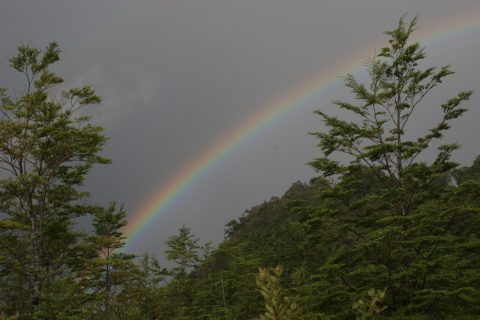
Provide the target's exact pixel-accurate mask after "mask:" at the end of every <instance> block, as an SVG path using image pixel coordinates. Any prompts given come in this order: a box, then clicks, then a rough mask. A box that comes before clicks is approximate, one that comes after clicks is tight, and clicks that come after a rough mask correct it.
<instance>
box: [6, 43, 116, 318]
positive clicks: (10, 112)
mask: <svg viewBox="0 0 480 320" xmlns="http://www.w3.org/2000/svg"><path fill="white" fill-rule="evenodd" d="M59 59H60V49H59V48H58V46H57V44H56V43H50V44H49V45H48V46H47V47H46V49H45V50H44V51H43V52H42V51H41V50H38V49H36V48H32V47H30V46H27V45H21V46H19V47H18V53H17V55H16V56H14V57H13V58H11V59H10V64H11V66H12V68H14V69H15V70H16V71H18V72H19V73H21V74H22V75H23V76H24V78H25V80H26V84H25V92H24V94H23V95H22V96H20V97H19V98H11V97H10V96H8V94H7V91H6V90H5V89H0V171H1V176H0V177H1V180H0V217H1V218H2V220H0V312H4V313H6V314H7V315H8V314H10V315H12V314H19V315H21V316H22V317H24V318H28V317H30V316H32V315H33V314H34V313H35V312H36V310H40V309H42V308H43V309H48V306H46V305H45V304H48V303H50V302H51V301H55V300H56V299H53V298H52V295H53V297H54V296H55V295H57V294H58V295H63V294H67V293H68V292H70V291H72V292H75V294H78V293H80V292H82V290H81V288H80V285H79V284H78V282H77V281H76V280H75V279H76V278H77V276H76V275H78V273H79V271H80V270H81V269H82V264H83V261H84V258H85V256H84V254H86V251H85V250H83V248H84V247H85V246H84V244H85V237H84V236H83V235H82V233H80V232H78V231H76V230H75V228H74V227H73V226H74V222H75V219H76V218H78V217H80V216H84V215H88V214H91V213H92V212H93V211H95V210H96V208H95V207H94V206H90V205H86V204H84V201H81V200H84V199H86V198H87V197H88V193H87V192H85V191H82V190H81V189H80V187H81V185H82V183H83V181H84V179H85V176H86V174H87V173H88V171H89V169H90V168H91V167H92V166H93V165H94V164H105V163H108V162H109V160H108V159H106V158H104V157H101V156H99V155H98V153H99V152H100V150H101V148H102V146H103V145H104V143H105V141H106V138H105V136H104V135H103V134H102V129H101V128H100V127H97V126H93V125H91V124H90V122H89V120H90V118H89V117H88V116H84V115H83V112H82V114H79V113H80V110H82V109H84V108H86V107H88V106H90V105H95V104H98V103H99V102H100V97H98V96H97V95H96V94H95V92H94V90H93V89H92V88H90V87H89V86H85V87H81V88H71V89H67V90H63V91H61V92H59V91H58V89H57V88H56V87H57V86H58V85H59V84H61V83H62V82H63V79H62V78H61V77H59V76H58V75H56V74H55V73H53V72H51V70H50V67H51V65H52V64H54V63H56V62H57V61H59ZM87 251H88V250H87ZM66 279H70V280H68V281H67V280H66ZM59 282H63V283H67V282H68V284H69V286H73V287H76V286H78V287H76V289H75V290H66V288H63V289H64V290H63V291H62V292H60V291H61V290H59V286H58V284H59ZM61 300H62V301H63V299H58V301H61ZM49 301H50V302H49ZM75 301H76V302H78V301H79V300H75ZM76 302H75V303H76ZM77 306H78V305H77ZM77 306H76V307H77ZM61 307H63V308H65V310H68V308H69V307H71V306H70V305H68V304H65V303H64V304H63V306H61ZM73 309H75V308H73ZM52 319H53V318H52Z"/></svg>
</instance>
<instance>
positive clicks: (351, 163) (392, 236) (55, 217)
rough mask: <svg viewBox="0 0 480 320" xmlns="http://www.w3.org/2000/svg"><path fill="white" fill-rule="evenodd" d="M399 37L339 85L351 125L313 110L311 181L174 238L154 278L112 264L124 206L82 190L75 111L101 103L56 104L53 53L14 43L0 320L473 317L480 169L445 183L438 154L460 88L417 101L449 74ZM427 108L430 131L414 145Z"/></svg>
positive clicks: (451, 174) (143, 267)
mask: <svg viewBox="0 0 480 320" xmlns="http://www.w3.org/2000/svg"><path fill="white" fill-rule="evenodd" d="M415 29H416V18H414V19H412V20H407V19H404V18H403V19H401V20H400V22H399V24H398V26H397V27H396V29H394V30H392V31H388V32H386V35H387V37H388V42H387V45H386V46H385V47H383V48H381V49H380V50H379V51H378V52H379V53H378V54H376V55H375V56H374V57H373V58H371V59H369V60H368V61H367V64H366V69H367V72H368V75H369V79H368V81H367V82H366V83H361V82H359V81H357V79H355V78H354V77H353V76H352V75H346V76H345V78H344V84H345V86H346V87H347V88H348V89H350V91H351V97H347V98H346V99H343V100H337V101H334V102H333V106H334V107H336V108H338V109H340V110H343V111H344V112H345V114H349V115H350V116H348V117H339V116H338V117H337V116H332V115H331V114H330V113H329V112H327V111H326V110H325V108H322V109H321V110H318V111H317V112H316V113H317V114H318V116H319V119H320V120H321V121H322V123H323V125H322V126H321V129H319V131H318V132H312V133H311V134H312V135H313V136H315V137H317V138H318V146H319V149H320V152H321V154H320V156H319V157H318V158H316V159H313V160H312V161H311V163H310V165H311V166H312V168H313V169H315V170H316V172H317V173H318V176H317V177H316V178H313V179H312V180H311V181H309V182H308V183H303V182H296V183H294V184H293V185H292V186H291V187H290V189H289V190H288V191H287V192H286V193H285V194H284V195H283V196H282V197H280V198H271V199H270V200H269V201H266V202H264V203H263V204H261V205H258V206H256V207H253V208H251V209H250V210H247V211H246V212H245V214H244V215H243V216H241V217H240V218H238V219H237V220H232V221H231V222H229V223H228V224H227V225H226V227H225V240H224V241H222V242H221V243H220V244H218V246H217V247H216V248H213V247H212V245H211V244H209V243H206V244H204V243H202V242H201V240H200V239H198V238H197V237H196V236H195V235H194V234H192V232H191V230H190V228H188V227H187V226H183V227H182V228H180V230H179V231H178V234H176V235H175V236H172V237H171V238H169V240H168V241H167V250H166V252H165V256H166V259H167V260H169V261H170V262H171V264H172V266H171V267H168V268H167V267H166V266H163V265H162V264H161V263H160V262H159V260H158V259H157V258H156V257H155V256H152V255H149V254H142V253H139V254H137V255H136V256H134V255H126V254H123V253H121V248H122V247H123V246H124V240H125V239H124V236H123V234H122V228H123V227H124V226H125V225H126V223H127V221H126V212H125V211H124V209H123V207H122V206H119V205H116V204H115V203H112V204H110V205H109V206H107V207H102V206H99V205H94V204H88V203H89V202H88V193H87V192H85V191H84V190H83V189H82V188H81V187H82V182H83V181H84V179H85V177H86V175H87V174H88V172H89V170H90V169H91V168H92V166H94V165H97V164H107V163H109V160H108V159H106V158H104V157H102V156H100V152H101V149H102V147H103V146H104V144H105V142H106V137H105V136H104V135H103V133H102V128H100V127H97V126H94V125H92V123H91V122H90V118H89V117H88V116H85V114H87V113H86V110H84V109H88V108H90V107H92V106H93V105H96V104H98V103H99V102H100V98H99V97H98V96H97V95H96V94H95V92H94V90H93V89H92V88H90V87H88V86H86V87H80V88H72V89H66V90H63V91H60V90H58V89H56V88H57V86H58V85H60V84H61V83H62V82H63V79H62V78H60V77H59V76H58V75H56V74H54V73H53V72H52V71H51V68H50V67H51V65H53V64H54V63H56V62H58V61H59V59H60V50H59V48H58V46H57V45H56V44H55V43H51V44H50V45H48V46H47V47H46V48H45V49H44V50H43V51H42V50H38V49H35V48H32V47H30V46H26V45H21V46H20V47H19V48H18V53H17V55H16V56H15V57H13V58H11V59H10V63H11V66H12V67H13V68H14V69H15V70H17V71H18V72H20V73H21V74H23V75H24V78H25V91H24V94H23V95H22V96H21V97H19V98H12V97H11V96H9V95H8V92H7V91H6V90H5V89H1V90H0V100H1V105H0V132H1V135H0V169H1V170H2V173H1V175H0V177H1V179H0V319H232V320H233V319H272V320H273V319H282V320H292V319H305V320H306V319H381V318H385V319H432V320H433V319H476V318H477V317H478V315H479V314H480V305H479V303H478V302H479V301H480V269H479V265H480V256H479V252H480V239H479V232H480V157H477V159H476V160H475V161H474V163H473V164H472V166H470V167H461V168H460V167H459V166H458V164H456V163H455V162H453V161H452V155H453V154H454V152H461V148H460V144H458V143H448V142H447V143H446V142H444V141H446V140H448V130H449V129H450V128H451V127H452V126H454V125H455V119H457V118H459V117H461V116H462V115H463V114H464V113H465V112H466V111H467V109H466V108H465V107H464V105H465V103H466V102H467V101H468V100H469V98H470V97H471V95H472V91H462V92H460V93H458V94H457V95H456V96H453V97H451V98H450V99H448V100H447V101H445V102H444V103H442V104H440V105H438V106H431V105H428V104H427V103H425V98H426V97H428V96H429V95H433V94H435V92H436V91H435V90H437V89H438V88H437V87H441V86H443V85H444V82H446V80H447V79H448V76H450V75H451V74H453V71H452V70H450V68H449V67H448V66H444V67H424V66H425V65H427V64H428V61H424V60H425V59H426V53H425V51H424V49H423V48H422V47H421V45H420V44H419V43H415V42H411V40H410V38H411V35H412V33H413V32H414V31H415ZM350 101H352V102H350ZM427 107H428V108H429V109H431V110H432V112H436V113H437V114H439V115H440V121H439V122H438V124H437V125H435V126H433V127H431V128H425V130H424V132H425V134H423V135H418V136H413V135H412V134H411V132H408V131H407V128H408V124H409V123H411V122H414V121H415V120H416V118H415V113H416V111H417V109H419V108H427ZM346 119H349V120H346ZM444 139H445V140H444ZM432 148H437V151H436V153H435V155H436V156H435V157H434V159H433V160H432V161H430V162H427V161H424V160H421V159H423V158H422V155H423V154H424V153H425V152H427V151H429V152H431V150H432ZM459 149H460V150H459ZM79 217H89V221H91V231H90V232H81V231H79V230H78V228H76V227H75V223H76V221H77V219H78V218H79Z"/></svg>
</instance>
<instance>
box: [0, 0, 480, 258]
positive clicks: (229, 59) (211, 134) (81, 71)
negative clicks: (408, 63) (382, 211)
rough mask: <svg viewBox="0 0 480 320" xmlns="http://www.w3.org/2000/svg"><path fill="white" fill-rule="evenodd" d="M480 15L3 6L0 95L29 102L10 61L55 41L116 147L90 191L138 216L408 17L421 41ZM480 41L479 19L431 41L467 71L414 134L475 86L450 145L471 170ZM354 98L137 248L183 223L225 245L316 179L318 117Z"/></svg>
mask: <svg viewBox="0 0 480 320" xmlns="http://www.w3.org/2000/svg"><path fill="white" fill-rule="evenodd" d="M475 12H477V13H478V14H477V15H476V16H477V17H478V19H477V20H479V21H480V4H479V3H478V0H456V1H451V0H423V1H421V0H402V1H398V0H329V1H327V0H323V1H322V0H135V1H126V0H82V1H78V0H77V1H73V0H42V1H39V0H30V1H27V0H1V1H0V30H2V31H1V33H0V42H1V44H2V45H1V47H0V86H3V87H7V88H9V89H10V90H11V92H12V93H13V94H17V95H18V94H20V93H21V88H22V82H21V79H20V78H18V77H17V76H15V75H14V74H13V73H12V72H11V71H10V70H9V68H8V61H7V57H10V56H12V55H13V54H14V53H15V48H16V47H17V45H18V44H19V43H20V42H24V43H29V44H31V45H32V46H36V47H45V46H46V45H47V44H48V42H50V41H53V40H54V41H57V42H58V43H59V45H60V47H61V48H62V50H63V58H62V62H61V63H60V64H59V65H58V66H57V67H55V71H57V72H58V73H59V74H61V75H62V76H63V77H64V78H65V80H66V83H67V84H71V85H85V84H90V85H92V86H93V87H94V88H95V89H96V91H97V93H98V94H99V95H101V96H102V98H103V102H102V104H101V106H100V107H99V108H97V109H95V110H93V111H92V113H91V114H92V115H93V117H94V121H95V123H97V124H99V125H101V126H103V127H104V128H105V131H106V134H107V135H108V136H109V137H110V141H109V142H108V145H107V146H106V147H105V149H104V152H103V154H104V155H106V156H109V157H111V158H112V160H113V164H112V165H109V166H101V167H96V168H95V169H94V170H93V171H92V172H91V174H90V175H89V178H88V181H87V184H86V188H87V189H88V190H89V191H90V192H91V194H92V201H95V202H99V203H108V202H109V201H117V202H119V203H124V205H125V208H126V209H127V210H128V212H129V214H130V215H135V214H136V213H137V212H138V210H139V208H140V207H141V206H142V204H144V203H145V202H146V201H148V199H150V198H151V197H152V196H154V195H155V194H154V193H155V191H157V190H159V189H160V188H161V187H162V185H164V184H165V183H166V182H167V181H168V179H169V178H171V177H172V176H175V175H177V174H179V172H180V171H181V169H182V167H183V166H184V165H187V164H188V163H190V161H192V160H194V159H195V158H196V157H197V156H198V155H199V154H201V153H202V151H204V150H206V149H207V148H209V147H210V146H211V145H212V144H214V143H215V142H216V141H218V139H219V137H222V136H224V135H226V134H227V133H228V132H229V131H230V130H232V129H233V128H235V127H237V126H239V125H240V124H241V123H243V122H245V121H246V120H247V119H249V118H250V117H252V116H253V115H255V114H257V113H258V112H259V111H261V110H262V108H265V107H266V106H267V105H271V103H272V101H278V100H281V98H282V97H283V96H285V95H287V94H289V92H292V90H294V88H298V87H299V86H301V85H302V84H304V83H306V82H308V79H316V78H318V77H319V76H321V74H322V72H323V71H325V72H326V71H327V70H330V69H331V68H332V66H339V65H341V63H342V61H347V60H348V59H349V57H352V56H355V54H356V53H365V52H367V53H369V54H373V53H374V52H375V49H378V46H379V44H382V41H383V42H385V39H386V37H385V36H384V35H383V32H384V31H386V30H390V29H393V28H395V27H396V24H397V22H398V19H399V18H400V17H401V16H402V15H403V14H405V13H410V14H411V15H415V14H418V15H419V17H420V20H419V32H421V30H422V28H429V26H432V25H443V26H444V27H447V26H448V24H449V23H451V22H452V21H457V22H459V21H461V20H462V17H467V16H472V14H473V15H475ZM457 25H458V23H457ZM452 26H454V25H452ZM479 37H480V22H479V23H478V26H477V27H475V28H470V29H468V30H467V31H464V32H461V33H453V34H450V35H449V36H445V37H440V38H438V39H436V40H434V41H427V42H426V43H424V45H426V51H427V55H428V60H427V62H426V63H427V64H428V65H444V64H450V65H451V66H452V69H453V70H454V71H456V72H457V74H456V75H454V76H452V77H451V78H450V79H449V80H447V81H446V82H445V84H444V86H443V87H442V89H441V90H437V91H435V93H434V95H435V98H434V99H431V100H429V103H431V106H426V109H424V111H421V112H420V113H419V117H418V119H419V121H417V124H416V125H414V126H413V127H412V130H418V132H420V131H419V130H421V129H422V128H425V127H426V125H427V124H428V123H429V120H432V119H435V116H434V115H437V116H438V113H437V112H436V111H437V110H438V109H435V107H436V105H435V104H436V103H437V100H438V102H439V101H441V100H440V99H446V98H448V97H450V96H453V95H455V94H456V92H457V91H460V90H467V89H476V90H477V94H475V95H474V97H473V99H472V100H471V101H470V103H469V104H468V106H469V107H471V111H470V112H469V113H468V115H467V116H466V117H464V118H463V119H462V120H460V121H457V123H456V125H455V126H454V127H453V130H452V133H451V135H450V136H448V137H447V140H446V141H457V140H458V141H459V142H460V143H461V144H462V145H463V146H464V148H463V149H462V150H461V151H460V153H459V155H458V156H457V158H456V160H458V161H459V162H461V163H462V164H470V163H471V161H472V160H473V158H474V157H475V156H476V155H478V154H480V145H479V143H478V136H479V134H480V129H479V126H478V120H480V110H479V108H478V105H479V101H480V100H479V98H478V93H479V92H480V63H479V59H480V58H479V57H480V41H479ZM366 58H368V57H367V56H365V57H358V63H359V64H360V63H361V62H362V60H363V59H366ZM339 72H343V71H342V70H340V69H339ZM341 75H342V74H338V76H341ZM342 98H345V99H348V94H346V92H345V90H343V88H342V86H341V85H340V81H338V85H336V86H334V87H333V88H331V89H330V90H327V91H325V92H322V94H321V95H319V96H318V97H317V98H316V99H315V100H314V101H311V102H309V103H308V104H306V105H303V106H302V107H300V108H296V109H295V110H293V111H292V112H290V113H288V114H287V115H286V116H284V117H282V118H279V119H277V121H275V122H274V123H273V124H271V125H270V126H268V127H265V128H263V130H261V131H260V132H259V133H258V134H256V135H255V136H253V137H252V138H251V139H249V140H248V141H247V142H246V143H244V144H241V145H240V146H238V147H237V148H235V149H233V150H232V151H231V152H230V153H229V154H228V155H227V156H226V157H225V158H224V159H223V160H222V161H221V162H219V163H218V164H217V165H215V166H214V167H213V168H212V169H211V170H209V171H208V173H207V174H205V175H203V176H201V177H200V178H199V179H198V180H197V181H195V183H194V185H193V186H192V187H191V188H190V189H188V190H187V191H186V192H184V193H183V194H182V196H181V197H180V198H179V199H178V200H177V201H176V202H175V203H174V205H173V206H172V207H170V208H169V210H167V211H166V212H164V213H163V214H162V216H161V217H159V218H158V219H156V221H155V223H154V224H152V225H151V226H149V228H147V229H146V233H145V234H144V235H143V236H142V238H141V239H142V241H139V242H138V243H135V244H133V246H132V250H134V251H136V252H143V251H146V250H148V251H151V252H154V253H157V254H160V253H161V251H163V244H164V242H165V241H166V239H167V238H168V237H169V236H171V235H173V234H174V233H175V232H176V231H177V230H178V228H180V227H181V226H182V225H183V224H185V225H188V226H190V227H191V228H192V230H193V232H194V233H195V234H196V235H197V236H198V237H200V238H201V239H202V241H214V242H216V241H219V240H221V239H222V237H223V227H224V225H225V224H226V223H227V222H228V221H230V220H231V219H234V218H238V217H239V216H240V215H242V213H243V212H244V211H245V210H246V209H248V208H250V207H252V206H254V205H257V204H260V203H262V202H263V201H264V200H268V199H269V198H270V197H271V196H281V195H282V194H283V193H284V192H285V191H286V190H287V189H288V187H289V186H290V185H291V183H293V182H295V181H297V180H302V181H308V180H309V179H310V178H312V177H313V176H314V175H315V173H314V172H313V171H312V170H311V169H310V168H309V167H308V166H307V165H306V162H308V161H310V160H311V159H313V158H314V157H315V156H317V155H318V150H317V148H316V141H315V139H313V138H312V137H310V136H308V135H307V132H308V131H319V130H322V124H321V122H320V118H319V117H316V116H313V115H312V112H313V110H315V109H318V108H322V109H325V110H327V108H329V107H331V103H330V101H331V100H333V99H342Z"/></svg>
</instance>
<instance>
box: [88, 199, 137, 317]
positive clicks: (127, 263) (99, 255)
mask: <svg viewBox="0 0 480 320" xmlns="http://www.w3.org/2000/svg"><path fill="white" fill-rule="evenodd" d="M125 217H126V212H125V211H124V210H123V207H121V208H119V209H117V208H116V205H115V204H113V203H112V204H110V206H109V207H108V208H107V209H104V208H98V210H96V211H95V212H94V216H93V227H94V229H95V234H94V235H93V236H92V237H91V239H90V241H91V243H92V246H91V249H92V250H93V257H92V258H91V259H90V260H88V263H87V268H86V269H87V270H86V272H85V273H84V275H85V276H86V277H87V279H89V280H90V281H88V282H87V284H86V285H87V286H88V288H89V290H90V291H91V293H90V294H91V295H92V296H94V297H95V299H94V301H95V302H96V303H95V304H96V308H94V313H95V314H97V316H98V317H99V319H107V320H109V319H114V313H115V312H114V311H113V310H114V309H115V308H114V307H115V298H116V297H117V296H118V295H119V294H120V293H121V291H122V289H123V288H124V287H125V286H126V285H127V283H128V282H129V281H132V280H133V279H135V277H136V269H135V268H134V265H133V261H132V260H133V257H134V256H133V255H127V254H124V253H119V252H117V251H118V249H120V248H122V247H123V246H124V245H125V243H124V237H123V234H122V232H121V229H122V228H123V227H124V226H125V225H126V224H127V222H126V219H125ZM117 309H118V308H117Z"/></svg>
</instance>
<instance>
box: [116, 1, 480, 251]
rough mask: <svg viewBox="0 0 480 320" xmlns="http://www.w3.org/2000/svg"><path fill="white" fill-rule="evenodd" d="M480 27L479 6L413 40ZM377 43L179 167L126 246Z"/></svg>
mask: <svg viewBox="0 0 480 320" xmlns="http://www.w3.org/2000/svg"><path fill="white" fill-rule="evenodd" d="M479 9H480V8H479ZM479 27H480V10H471V11H470V13H469V14H468V15H465V14H463V15H462V16H461V17H456V18H454V19H451V20H450V21H442V23H441V24H437V25H431V26H427V27H426V28H424V27H422V28H420V29H419V30H418V31H417V32H416V33H415V34H414V35H415V38H414V40H417V41H420V40H421V41H424V42H427V43H430V42H433V41H435V40H437V39H444V38H447V37H451V36H454V35H458V34H459V33H463V32H466V31H471V30H476V29H477V28H479ZM378 47H379V46H369V49H368V50H361V51H358V52H356V53H355V54H353V55H351V56H348V57H345V58H343V59H341V60H340V61H338V62H337V63H336V64H335V65H333V66H331V67H330V68H329V69H328V70H326V71H325V70H322V71H321V73H320V74H318V75H317V76H316V77H313V78H311V79H309V80H308V81H305V82H304V83H301V84H300V85H297V86H296V87H295V88H293V89H292V90H290V91H289V92H288V93H287V94H286V95H283V96H280V97H278V98H277V99H275V100H274V101H272V102H271V103H268V104H267V105H266V106H265V107H263V108H262V109H261V110H260V111H259V112H258V113H256V114H254V115H253V116H251V117H250V118H249V119H247V120H246V121H245V122H243V123H240V124H239V125H238V126H237V127H235V128H233V130H231V131H230V132H228V133H227V134H225V135H223V136H222V138H221V139H219V140H218V141H216V142H215V143H213V144H212V145H211V146H210V147H209V148H208V149H206V150H205V151H203V152H202V153H201V154H199V155H198V156H197V157H196V158H194V159H193V160H192V161H191V162H190V163H188V164H187V165H186V166H184V167H182V168H180V170H179V171H178V172H177V173H176V174H174V175H173V176H172V177H171V178H170V179H169V180H167V181H166V182H165V183H164V184H162V185H161V186H160V188H159V189H158V190H155V192H153V194H152V196H151V197H150V199H148V201H147V202H146V203H144V204H143V205H142V206H141V207H140V208H139V209H138V210H137V211H136V212H135V213H134V214H133V216H132V217H130V220H129V222H128V225H127V226H126V227H125V229H124V235H125V236H126V246H125V248H124V250H128V249H129V247H130V246H131V245H132V244H133V243H134V242H136V241H138V240H139V238H140V236H141V234H143V233H145V232H147V229H148V226H149V225H152V224H153V223H154V221H155V220H156V219H158V217H160V216H161V215H162V214H164V213H165V212H166V211H167V210H168V209H169V208H170V207H172V206H173V205H174V203H175V202H176V201H178V199H179V198H180V197H181V195H182V194H184V193H185V192H186V191H187V190H188V189H189V188H191V187H192V185H193V184H194V182H195V181H197V180H199V179H200V178H201V177H202V176H203V175H205V174H206V172H208V171H209V169H211V168H213V167H214V166H215V165H216V164H217V163H219V162H221V161H222V160H223V159H224V158H225V157H226V156H227V155H228V154H229V153H230V152H231V151H232V150H233V149H235V148H237V147H238V146H239V145H241V144H243V143H244V142H245V141H247V140H248V139H249V138H250V137H252V136H255V135H256V134H257V133H258V132H259V131H260V130H262V129H264V128H266V127H268V126H270V125H271V124H273V123H274V122H275V121H276V120H278V119H280V118H282V117H284V116H285V115H286V114H287V113H289V112H291V111H293V110H296V109H297V108H300V107H302V106H305V105H309V103H311V102H313V101H314V100H315V99H317V98H318V97H319V96H320V95H322V94H324V93H325V92H327V91H328V90H329V89H331V88H332V87H334V86H335V85H337V84H338V83H339V81H340V80H339V76H340V75H343V74H346V73H355V72H357V71H358V70H359V69H361V68H362V67H363V63H364V61H365V59H366V58H367V57H371V56H372V54H373V49H372V48H378Z"/></svg>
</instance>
